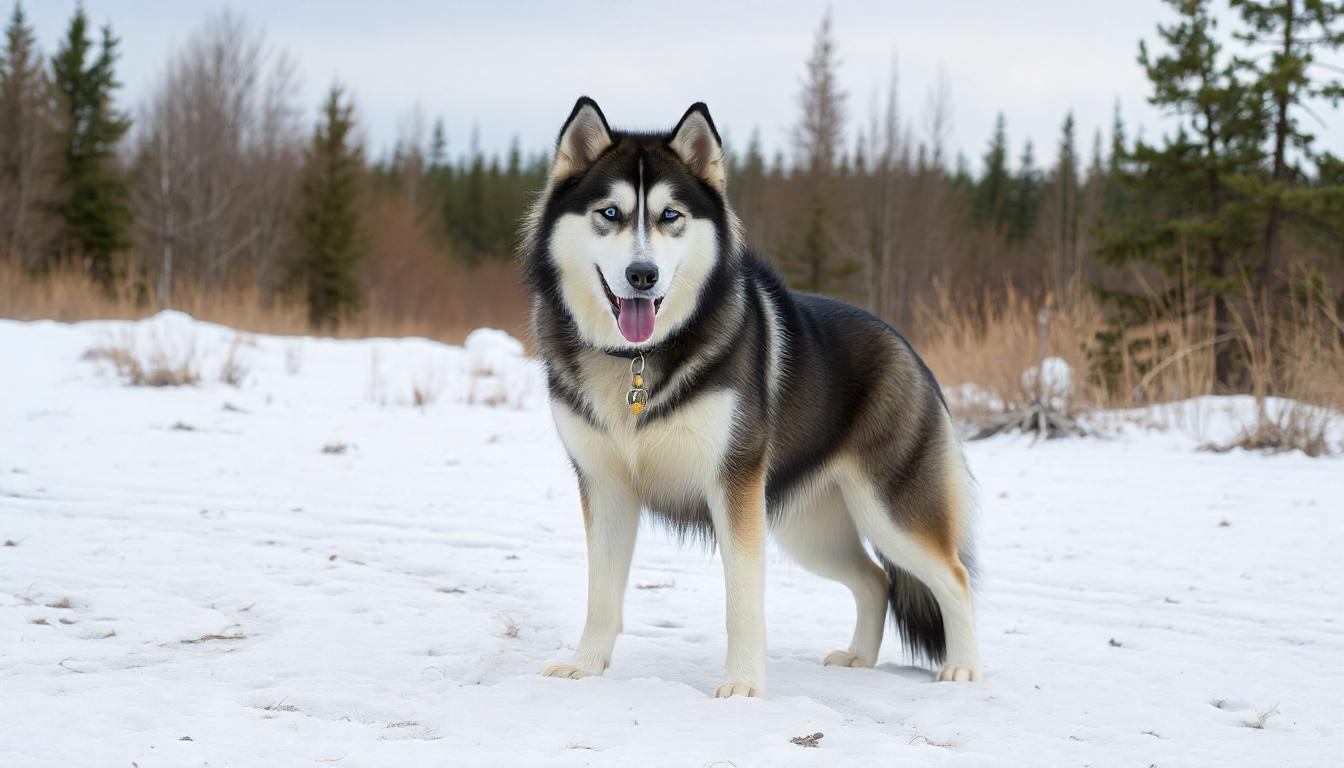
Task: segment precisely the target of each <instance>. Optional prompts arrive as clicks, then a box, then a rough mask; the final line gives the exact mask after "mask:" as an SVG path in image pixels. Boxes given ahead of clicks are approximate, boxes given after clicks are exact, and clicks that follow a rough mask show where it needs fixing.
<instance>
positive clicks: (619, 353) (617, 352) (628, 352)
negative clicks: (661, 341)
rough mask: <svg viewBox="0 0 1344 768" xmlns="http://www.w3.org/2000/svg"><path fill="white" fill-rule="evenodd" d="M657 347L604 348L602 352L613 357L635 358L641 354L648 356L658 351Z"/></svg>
mask: <svg viewBox="0 0 1344 768" xmlns="http://www.w3.org/2000/svg"><path fill="white" fill-rule="evenodd" d="M657 349H658V348H657V347H649V348H648V349H604V350H602V354H604V355H610V356H611V357H621V358H624V359H626V360H634V359H635V358H636V357H639V356H640V355H643V356H645V357H648V356H649V355H652V354H653V353H654V352H656V351H657Z"/></svg>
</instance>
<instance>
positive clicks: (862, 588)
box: [773, 489, 887, 667]
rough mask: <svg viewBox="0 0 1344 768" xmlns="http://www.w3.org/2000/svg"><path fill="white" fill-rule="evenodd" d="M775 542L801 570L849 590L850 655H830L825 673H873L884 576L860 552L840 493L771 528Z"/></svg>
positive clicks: (883, 605) (884, 603)
mask: <svg viewBox="0 0 1344 768" xmlns="http://www.w3.org/2000/svg"><path fill="white" fill-rule="evenodd" d="M773 530H774V535H775V542H776V543H778V544H779V546H780V548H782V549H783V550H784V551H785V552H787V553H788V554H789V556H790V557H792V558H793V559H795V560H797V561H798V563H799V565H801V566H803V567H804V568H806V569H807V570H809V571H811V572H813V573H815V574H817V575H818V576H821V577H823V578H827V579H832V580H834V581H838V582H840V583H841V584H844V585H845V586H846V587H849V591H850V592H852V593H853V594H854V604H855V611H856V613H857V619H856V621H855V623H854V637H853V639H852V640H850V643H849V649H848V650H843V651H832V652H831V653H829V654H827V655H826V657H825V658H824V659H823V660H822V663H823V664H825V665H826V666H828V667H871V666H873V665H874V664H875V663H877V652H878V649H879V648H880V647H881V645H882V630H883V624H884V623H885V620H886V616H887V574H886V572H885V571H883V570H882V568H881V567H879V566H878V565H877V563H874V562H873V559H872V558H871V557H869V556H868V552H867V550H866V549H864V546H863V540H862V539H860V538H859V532H858V530H857V529H855V527H854V521H853V519H852V518H851V517H850V515H849V512H848V511H847V510H846V509H845V502H844V499H843V498H842V497H841V495H840V493H839V491H838V490H834V489H832V490H830V491H828V492H826V493H823V494H820V495H818V497H817V498H816V499H814V500H811V501H810V502H809V503H806V504H803V505H800V506H799V508H797V509H795V510H792V511H790V512H789V513H787V516H786V517H784V518H783V519H781V520H780V522H779V524H778V525H776V526H775V528H774V529H773Z"/></svg>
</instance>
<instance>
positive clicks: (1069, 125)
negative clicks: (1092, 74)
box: [1055, 112, 1079, 278]
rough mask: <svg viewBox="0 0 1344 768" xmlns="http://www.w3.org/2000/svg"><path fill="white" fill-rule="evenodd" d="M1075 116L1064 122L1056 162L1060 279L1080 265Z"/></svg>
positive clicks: (1070, 116)
mask: <svg viewBox="0 0 1344 768" xmlns="http://www.w3.org/2000/svg"><path fill="white" fill-rule="evenodd" d="M1073 130H1074V125H1073V113H1072V112H1069V114H1068V115H1067V116H1065V118H1064V125H1063V128H1062V129H1061V134H1060V137H1059V155H1058V157H1057V158H1056V159H1055V199H1056V200H1057V201H1058V204H1059V255H1060V265H1059V267H1060V273H1061V274H1060V277H1061V278H1067V277H1068V276H1070V275H1072V274H1073V272H1074V270H1075V269H1076V268H1077V263H1078V211H1079V200H1078V153H1077V150H1076V149H1075V148H1074V136H1073Z"/></svg>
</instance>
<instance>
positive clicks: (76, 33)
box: [51, 6, 131, 289]
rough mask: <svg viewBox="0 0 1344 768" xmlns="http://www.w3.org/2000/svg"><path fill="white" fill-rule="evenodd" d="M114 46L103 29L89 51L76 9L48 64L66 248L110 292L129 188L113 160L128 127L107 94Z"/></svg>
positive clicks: (123, 239) (126, 221)
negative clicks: (59, 127) (61, 127)
mask: <svg viewBox="0 0 1344 768" xmlns="http://www.w3.org/2000/svg"><path fill="white" fill-rule="evenodd" d="M117 45H118V40H117V38H116V37H114V36H113V35H112V28H111V27H110V26H104V27H103V28H102V36H101V40H100V42H99V45H98V49H97V51H96V53H95V50H94V42H93V40H92V39H91V38H90V36H89V20H88V16H87V15H86V14H85V12H84V8H83V7H82V6H81V7H78V8H77V9H76V10H75V15H74V17H73V18H72V19H71V20H70V26H69V28H68V29H67V31H66V36H65V39H64V40H63V41H62V43H61V46H60V48H59V49H58V50H57V52H56V55H55V56H54V57H53V58H52V62H51V67H52V79H53V81H54V82H55V87H56V92H57V93H58V94H59V97H60V100H61V108H62V110H63V113H64V114H63V119H64V123H65V128H66V131H65V136H64V137H63V139H64V140H63V144H64V152H65V167H64V173H63V178H62V185H63V187H64V189H65V191H66V198H65V201H64V203H63V204H62V205H61V214H62V217H63V218H64V222H65V226H64V233H63V240H64V243H65V248H66V250H67V252H69V253H71V254H72V255H76V256H80V257H82V258H84V259H85V261H86V262H87V264H88V265H89V272H90V274H91V276H92V277H93V278H94V279H95V280H97V281H98V282H99V283H101V284H102V285H103V286H104V287H107V288H109V289H110V288H111V286H112V282H113V278H114V275H113V266H112V257H113V254H115V253H117V252H118V251H120V250H123V249H125V248H126V247H127V246H129V245H130V239H129V232H128V230H129V228H130V224H131V209H130V192H129V186H128V183H127V180H126V177H125V174H124V173H123V171H122V169H121V168H119V167H118V165H117V157H116V148H117V143H118V142H119V141H120V140H121V137H122V136H123V135H125V133H126V131H127V130H129V129H130V127H131V120H130V118H129V117H127V116H126V115H124V114H122V113H120V112H118V111H117V110H116V108H115V107H114V105H113V103H112V92H113V91H115V90H116V89H117V88H119V87H120V85H121V84H120V83H119V82H117V79H116V74H115V72H114V71H113V69H114V66H115V64H116V61H117V56H118V54H117Z"/></svg>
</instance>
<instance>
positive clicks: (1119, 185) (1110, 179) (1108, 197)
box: [1102, 99, 1129, 215]
mask: <svg viewBox="0 0 1344 768" xmlns="http://www.w3.org/2000/svg"><path fill="white" fill-rule="evenodd" d="M1128 157H1129V145H1128V143H1127V139H1126V137H1125V119H1124V116H1123V115H1121V114H1120V100H1119V99H1116V102H1115V112H1114V115H1113V117H1112V119H1111V152H1110V154H1109V155H1108V156H1107V158H1106V180H1105V184H1104V190H1103V194H1102V203H1103V208H1104V210H1105V211H1106V213H1107V214H1109V215H1118V214H1119V213H1120V211H1122V210H1123V209H1124V208H1125V203H1126V202H1127V199H1126V194H1125V160H1126V158H1128Z"/></svg>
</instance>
